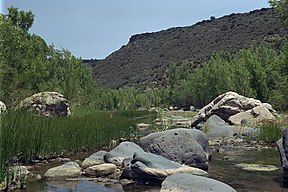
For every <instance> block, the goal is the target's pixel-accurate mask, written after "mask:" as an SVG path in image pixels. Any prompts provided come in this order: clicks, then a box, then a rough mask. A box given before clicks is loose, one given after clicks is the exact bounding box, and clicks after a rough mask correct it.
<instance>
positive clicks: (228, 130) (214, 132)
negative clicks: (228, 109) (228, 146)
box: [202, 115, 236, 139]
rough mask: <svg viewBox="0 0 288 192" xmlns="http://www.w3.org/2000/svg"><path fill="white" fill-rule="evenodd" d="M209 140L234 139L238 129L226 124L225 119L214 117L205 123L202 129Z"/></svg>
mask: <svg viewBox="0 0 288 192" xmlns="http://www.w3.org/2000/svg"><path fill="white" fill-rule="evenodd" d="M202 131H204V132H205V133H206V135H207V137H208V138H213V139H216V138H223V137H233V135H234V134H235V132H236V127H235V126H231V125H228V124H226V123H225V121H224V120H223V119H221V118H220V117H218V116H217V115H212V116H211V117H209V119H208V120H207V121H206V122H205V124H204V126H203V127H202Z"/></svg>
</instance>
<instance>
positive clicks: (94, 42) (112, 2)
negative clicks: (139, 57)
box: [0, 0, 269, 59]
mask: <svg viewBox="0 0 288 192" xmlns="http://www.w3.org/2000/svg"><path fill="white" fill-rule="evenodd" d="M0 1H1V3H0V10H1V13H4V14H6V13H7V7H10V6H14V7H18V8H19V9H20V10H26V11H27V10H31V11H32V12H33V13H34V15H35V20H34V24H33V26H32V28H31V29H30V32H31V33H35V34H37V35H39V36H41V37H42V38H43V39H44V40H45V41H46V42H47V43H48V44H49V45H51V44H53V45H54V46H55V47H56V48H65V49H68V50H69V51H70V52H72V54H73V55H75V56H77V57H81V58H83V59H91V58H94V59H103V58H105V57H107V56H108V55H109V54H111V53H112V52H114V51H116V50H118V49H119V48H120V47H121V46H122V45H126V44H127V43H128V41H129V38H130V37H131V36H132V35H134V34H139V33H145V32H156V31H161V30H164V29H168V28H171V27H182V26H190V25H192V24H195V23H196V22H198V21H202V20H206V19H209V18H210V17H211V16H215V17H216V18H219V17H221V16H224V15H229V14H231V13H244V12H249V11H252V10H255V9H261V8H263V7H269V4H268V0H0Z"/></svg>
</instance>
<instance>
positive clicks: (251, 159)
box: [25, 147, 288, 192]
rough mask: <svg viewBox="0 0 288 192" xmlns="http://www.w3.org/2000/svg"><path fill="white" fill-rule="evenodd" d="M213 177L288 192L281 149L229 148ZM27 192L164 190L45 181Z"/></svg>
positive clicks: (217, 157)
mask: <svg viewBox="0 0 288 192" xmlns="http://www.w3.org/2000/svg"><path fill="white" fill-rule="evenodd" d="M237 163H260V164H264V165H274V166H276V167H277V168H279V169H278V170H276V171H270V172H263V171H245V170H242V169H240V168H238V167H236V166H235V164H237ZM53 166H55V165H53V164H48V165H46V166H41V167H38V168H34V169H33V170H32V172H33V173H34V174H43V172H45V170H46V169H48V168H49V167H53ZM208 172H209V173H210V177H211V178H214V179H216V180H219V181H222V182H224V183H227V184H228V185H230V186H232V187H233V188H234V189H236V190H237V191H238V192H246V191H247V192H248V191H249V192H251V191H252V192H258V191H259V192H260V191H261V192H264V191H267V192H280V191H287V192H288V188H284V187H282V173H283V170H282V167H281V164H280V160H279V155H278V151H277V149H274V148H273V149H264V150H261V151H260V150H244V149H243V148H237V147H234V148H227V149H225V150H224V152H219V153H214V154H213V155H212V160H211V161H210V163H209V171H208ZM26 185H27V188H26V190H25V191H35V192H43V191H44V192H82V191H83V192H84V191H88V192H89V191H101V192H123V191H124V192H139V191H147V192H159V191H160V188H161V187H160V186H151V185H149V184H147V185H143V184H129V185H125V186H122V185H121V184H115V183H113V182H110V183H109V182H108V183H97V182H95V181H88V180H79V181H65V182H64V181H57V182H56V181H54V182H45V181H43V180H40V181H36V180H32V181H28V182H27V184H26Z"/></svg>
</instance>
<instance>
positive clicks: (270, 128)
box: [257, 121, 284, 143]
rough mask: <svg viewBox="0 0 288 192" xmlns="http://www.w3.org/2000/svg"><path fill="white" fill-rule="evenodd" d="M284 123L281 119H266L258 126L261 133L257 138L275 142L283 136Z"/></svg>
mask: <svg viewBox="0 0 288 192" xmlns="http://www.w3.org/2000/svg"><path fill="white" fill-rule="evenodd" d="M283 127H284V125H283V123H281V122H279V121H266V122H263V123H261V124H259V125H258V126H257V128H259V133H258V135H257V139H258V140H260V141H265V142H268V143H275V142H276V141H278V140H279V139H280V138H281V137H282V136H283V130H284V129H283Z"/></svg>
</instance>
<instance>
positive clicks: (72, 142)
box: [0, 108, 147, 178]
mask: <svg viewBox="0 0 288 192" xmlns="http://www.w3.org/2000/svg"><path fill="white" fill-rule="evenodd" d="M77 111H78V110H77ZM72 112H73V111H72ZM145 115H147V112H139V111H138V112H135V111H134V112H133V111H123V112H121V111H114V112H111V111H97V110H93V109H84V108H82V109H79V111H78V112H74V113H72V115H71V116H70V117H66V118H65V117H42V116H36V115H34V114H32V113H30V112H24V111H10V112H8V113H7V114H4V115H2V117H1V118H2V122H1V128H0V134H1V135H0V136H1V142H0V150H1V151H0V164H1V166H2V167H0V169H1V170H2V171H1V170H0V174H2V178H3V170H4V167H5V165H8V164H11V163H15V161H21V162H27V160H28V161H29V160H31V159H33V156H34V155H41V156H46V155H48V156H49V155H51V154H61V153H67V152H69V153H70V152H75V151H81V150H83V149H85V150H90V149H94V150H95V149H96V148H98V149H100V148H102V147H103V146H107V145H108V144H109V142H110V141H111V140H114V139H118V138H130V137H131V136H133V134H135V132H136V126H135V125H136V120H135V118H136V117H139V116H145ZM3 165H4V167H3ZM0 177H1V175H0Z"/></svg>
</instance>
